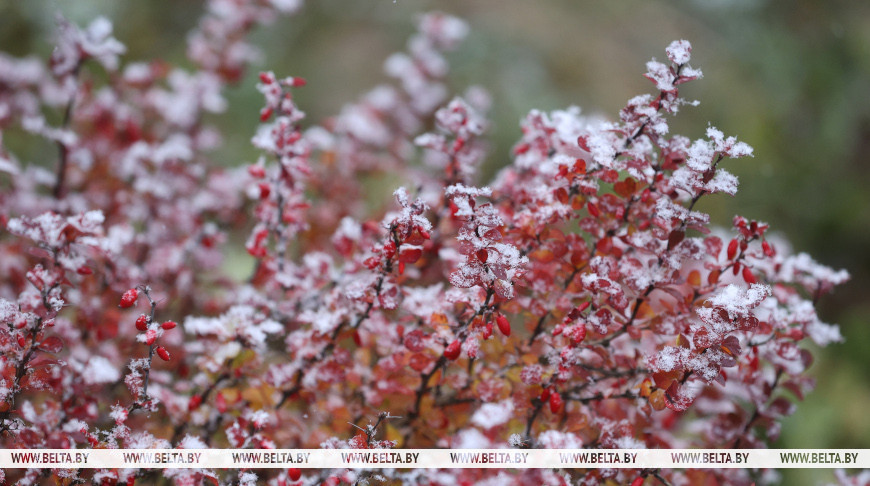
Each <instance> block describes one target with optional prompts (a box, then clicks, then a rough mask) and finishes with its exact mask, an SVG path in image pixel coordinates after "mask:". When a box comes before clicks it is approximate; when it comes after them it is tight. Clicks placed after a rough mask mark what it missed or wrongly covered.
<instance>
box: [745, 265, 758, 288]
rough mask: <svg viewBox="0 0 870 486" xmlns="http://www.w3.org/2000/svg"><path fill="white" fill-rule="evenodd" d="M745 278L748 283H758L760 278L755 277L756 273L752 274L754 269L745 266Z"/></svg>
mask: <svg viewBox="0 0 870 486" xmlns="http://www.w3.org/2000/svg"><path fill="white" fill-rule="evenodd" d="M743 280H745V281H746V283H748V284H754V283H758V279H757V278H755V275H753V274H752V270H750V269H749V267H746V266H744V267H743Z"/></svg>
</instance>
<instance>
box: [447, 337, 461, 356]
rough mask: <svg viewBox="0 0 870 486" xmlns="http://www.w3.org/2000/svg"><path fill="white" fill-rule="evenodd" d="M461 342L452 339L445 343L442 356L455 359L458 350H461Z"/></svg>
mask: <svg viewBox="0 0 870 486" xmlns="http://www.w3.org/2000/svg"><path fill="white" fill-rule="evenodd" d="M461 346H462V343H460V342H459V340H458V339H456V340H454V341H453V342H452V343H450V344H449V345H447V347H446V348H444V357H445V358H447V359H449V360H450V361H453V360H455V359H456V358H458V357H459V352H460V351H461V350H462V347H461Z"/></svg>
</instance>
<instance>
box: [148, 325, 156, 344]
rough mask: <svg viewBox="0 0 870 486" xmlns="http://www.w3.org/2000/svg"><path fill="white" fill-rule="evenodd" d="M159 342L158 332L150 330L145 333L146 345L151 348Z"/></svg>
mask: <svg viewBox="0 0 870 486" xmlns="http://www.w3.org/2000/svg"><path fill="white" fill-rule="evenodd" d="M156 340H157V331H155V330H154V329H149V330H148V332H146V333H145V344H147V345H148V346H151V345H152V344H154V341H156Z"/></svg>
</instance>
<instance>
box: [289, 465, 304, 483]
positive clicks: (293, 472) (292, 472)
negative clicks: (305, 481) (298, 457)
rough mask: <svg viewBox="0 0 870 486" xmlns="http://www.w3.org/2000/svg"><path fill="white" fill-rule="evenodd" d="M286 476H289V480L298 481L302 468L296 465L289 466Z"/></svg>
mask: <svg viewBox="0 0 870 486" xmlns="http://www.w3.org/2000/svg"><path fill="white" fill-rule="evenodd" d="M287 477H288V478H290V480H291V481H299V478H301V477H302V470H301V469H299V468H296V467H291V468H290V469H287Z"/></svg>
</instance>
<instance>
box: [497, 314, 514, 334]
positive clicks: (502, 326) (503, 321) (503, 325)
mask: <svg viewBox="0 0 870 486" xmlns="http://www.w3.org/2000/svg"><path fill="white" fill-rule="evenodd" d="M495 323H496V324H498V330H499V331H501V333H502V334H504V335H505V336H510V335H511V323H510V322H508V320H507V317H505V316H503V315H501V314H499V315H498V317H496V318H495Z"/></svg>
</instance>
